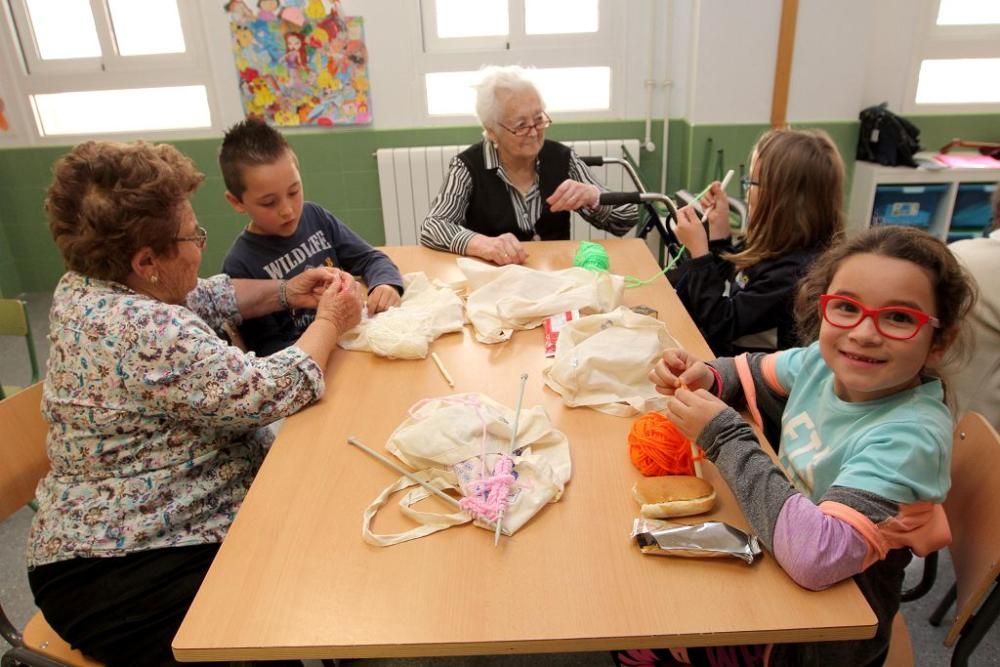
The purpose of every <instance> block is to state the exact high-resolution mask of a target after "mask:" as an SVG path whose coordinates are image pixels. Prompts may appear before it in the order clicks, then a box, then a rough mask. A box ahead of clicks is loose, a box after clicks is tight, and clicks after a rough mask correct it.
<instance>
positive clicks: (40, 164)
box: [0, 114, 1000, 296]
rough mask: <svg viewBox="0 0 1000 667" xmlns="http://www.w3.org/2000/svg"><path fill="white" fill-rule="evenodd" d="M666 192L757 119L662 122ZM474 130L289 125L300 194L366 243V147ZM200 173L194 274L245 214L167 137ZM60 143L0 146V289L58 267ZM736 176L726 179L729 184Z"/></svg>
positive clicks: (591, 127)
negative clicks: (55, 185) (49, 216)
mask: <svg viewBox="0 0 1000 667" xmlns="http://www.w3.org/2000/svg"><path fill="white" fill-rule="evenodd" d="M911 120H913V121H914V123H916V125H917V126H918V127H920V128H921V130H922V135H921V139H922V141H923V144H924V146H925V147H927V148H939V147H940V146H941V145H943V144H945V143H946V142H947V141H949V140H950V139H951V138H952V137H956V136H961V137H965V138H969V139H978V140H981V141H1000V114H991V115H987V114H981V115H968V116H947V117H944V116H926V117H924V116H919V117H911ZM810 126H811V127H821V128H823V129H825V130H827V131H828V132H829V133H830V134H831V135H832V136H833V138H834V140H835V141H836V142H837V145H838V146H839V147H840V149H841V151H842V153H843V154H844V158H845V161H846V162H847V164H848V170H849V171H851V170H852V169H853V162H854V161H853V156H854V146H855V142H856V140H857V128H858V125H857V123H856V122H846V121H845V122H829V123H813V124H810ZM662 127H663V125H662V122H657V123H654V125H653V135H652V136H653V140H654V142H656V144H657V150H656V151H655V152H653V153H646V152H643V153H642V155H641V168H640V170H639V171H640V175H641V177H642V180H643V183H644V184H645V186H646V188H647V189H648V190H650V191H656V190H658V189H659V182H660V162H661V159H662V152H661V151H662V146H661V145H660V144H661V141H660V138H661V133H662ZM669 129H670V133H669V143H670V151H669V154H668V163H667V174H668V179H667V191H668V192H674V191H676V190H678V189H680V188H687V189H689V190H693V191H697V190H700V189H701V188H702V187H704V186H705V185H706V184H707V183H708V181H709V180H711V179H712V178H716V177H717V174H718V173H720V171H721V172H724V171H725V169H729V168H732V169H736V170H737V174H739V165H741V164H745V162H746V159H747V156H748V155H749V152H750V148H751V147H752V146H753V144H754V142H755V141H756V140H757V138H758V137H759V136H760V134H761V133H762V132H764V131H765V130H766V129H767V126H766V125H690V124H688V123H687V122H686V121H685V120H671V121H670V128H669ZM643 130H644V127H643V122H642V121H620V122H602V123H557V124H556V125H553V126H552V128H551V129H550V130H549V131H548V133H547V134H548V136H549V137H550V138H552V139H557V140H566V141H572V140H584V139H620V138H636V139H641V138H642V136H643ZM479 137H480V134H479V128H478V127H474V126H466V127H449V128H428V129H416V130H370V129H343V130H333V131H319V130H317V131H299V132H294V133H289V135H288V138H289V142H290V143H291V145H292V146H293V148H294V149H295V151H296V152H297V153H298V155H299V160H300V164H301V167H302V177H303V183H304V186H305V193H306V197H307V198H308V199H310V200H312V201H315V202H317V203H319V204H320V205H322V206H324V207H326V208H328V209H329V210H331V211H333V212H334V213H336V214H337V215H338V216H339V217H340V218H342V219H343V220H344V221H345V222H347V223H348V224H349V225H351V226H352V227H353V228H354V229H355V231H357V232H358V233H359V234H361V235H362V236H363V237H364V238H366V239H367V240H368V241H369V242H371V243H373V244H375V245H380V244H382V243H383V242H384V240H385V239H384V236H383V232H382V211H381V207H380V204H379V190H378V172H377V169H376V164H375V159H374V157H373V153H374V152H375V150H376V149H378V148H392V147H403V146H433V145H441V144H471V143H473V142H474V141H477V140H478V139H479ZM174 144H175V145H176V146H177V147H178V148H179V149H180V150H181V151H183V152H184V153H185V154H187V155H189V156H190V157H191V158H192V159H193V160H194V161H195V162H196V163H197V165H198V167H199V168H200V169H201V170H202V171H203V172H204V173H205V174H206V177H207V178H206V180H205V184H204V185H203V186H202V187H201V189H200V190H199V191H198V193H197V194H196V195H195V199H194V209H195V211H196V213H197V214H198V218H199V221H200V222H201V224H202V225H203V226H204V227H205V228H206V229H207V230H208V232H209V243H208V247H207V248H206V250H205V255H204V260H203V262H202V275H211V274H212V273H215V272H216V271H217V270H218V269H219V267H220V266H221V265H222V258H223V257H224V256H225V254H226V251H227V250H228V248H229V245H230V243H231V242H232V240H233V239H234V238H235V237H236V235H237V234H238V233H239V230H240V229H241V228H242V226H243V224H244V219H243V218H242V217H241V216H239V215H237V214H236V213H235V212H233V211H232V209H230V208H229V206H228V204H226V202H225V200H224V199H223V192H224V187H223V184H222V179H221V177H220V176H219V173H218V167H217V166H216V151H217V150H218V144H219V140H218V139H194V140H185V141H176V142H174ZM66 150H67V148H66V147H65V146H61V147H44V148H14V149H6V150H0V294H2V295H4V296H12V295H15V294H18V293H20V292H22V291H24V292H42V291H49V290H51V289H52V288H53V287H54V286H55V284H56V281H57V280H58V279H59V276H60V275H61V274H62V271H63V267H62V261H61V259H60V257H59V254H58V252H57V251H56V249H55V246H54V245H53V243H52V240H51V237H50V236H49V232H48V228H47V226H46V223H45V216H44V213H43V211H42V202H43V200H44V196H45V188H46V187H47V186H48V184H49V181H50V179H51V166H52V163H53V162H54V161H55V160H56V159H57V158H58V157H59V156H60V155H62V154H63V153H65V152H66ZM738 189H739V186H738V184H735V183H734V185H733V186H732V187H731V191H732V192H733V193H737V192H738Z"/></svg>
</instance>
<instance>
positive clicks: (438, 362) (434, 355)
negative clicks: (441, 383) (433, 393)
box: [431, 352, 455, 387]
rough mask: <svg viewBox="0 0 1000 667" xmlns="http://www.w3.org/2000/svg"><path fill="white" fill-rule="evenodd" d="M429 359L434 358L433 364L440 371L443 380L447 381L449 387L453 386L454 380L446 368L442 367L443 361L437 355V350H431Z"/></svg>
mask: <svg viewBox="0 0 1000 667" xmlns="http://www.w3.org/2000/svg"><path fill="white" fill-rule="evenodd" d="M431 359H433V360H434V363H435V365H437V367H438V370H439V371H441V375H443V376H444V380H445V382H447V383H448V386H449V387H454V386H455V381H454V380H452V379H451V374H450V373H448V369H447V368H445V367H444V362H442V361H441V357H439V356H438V355H437V352H431Z"/></svg>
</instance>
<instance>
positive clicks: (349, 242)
mask: <svg viewBox="0 0 1000 667" xmlns="http://www.w3.org/2000/svg"><path fill="white" fill-rule="evenodd" d="M323 217H324V220H325V221H326V223H327V225H329V229H330V235H331V237H332V240H333V249H334V252H336V253H337V259H339V260H340V263H341V266H340V268H342V269H343V270H344V271H347V272H348V273H350V274H352V275H356V276H361V277H362V278H363V279H364V281H365V284H366V285H368V291H369V292H371V291H372V290H373V289H375V288H376V287H378V286H379V285H392V286H393V287H394V288H396V291H397V292H399V294H400V295H402V294H403V276H402V275H400V273H399V269H398V268H397V267H396V265H395V264H394V263H393V261H392V260H391V259H389V257H388V256H386V254H385V253H384V252H382V251H380V250H376V249H375V248H373V247H372V246H371V244H370V243H368V242H367V241H365V240H364V239H363V238H361V237H360V236H359V235H358V234H357V233H355V232H354V230H352V229H351V228H350V227H348V226H347V225H345V224H344V223H343V222H341V221H340V220H339V219H338V218H337V217H336V216H334V215H333V214H331V213H330V212H329V211H327V210H325V209H324V210H323Z"/></svg>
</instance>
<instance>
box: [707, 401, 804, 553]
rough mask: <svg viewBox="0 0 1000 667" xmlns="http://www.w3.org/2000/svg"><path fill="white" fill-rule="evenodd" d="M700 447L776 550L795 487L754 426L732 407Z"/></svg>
mask: <svg viewBox="0 0 1000 667" xmlns="http://www.w3.org/2000/svg"><path fill="white" fill-rule="evenodd" d="M698 444H699V445H701V447H702V448H703V449H704V450H705V455H706V456H707V457H708V460H710V461H711V462H712V463H714V464H715V465H716V467H717V468H718V469H719V472H720V473H721V474H722V476H723V477H724V478H725V480H726V483H727V484H729V488H730V489H732V491H733V494H734V495H735V496H736V500H737V502H739V504H740V507H741V508H743V513H744V515H746V518H747V520H748V521H749V522H750V525H751V526H752V527H753V531H754V533H756V534H757V536H758V537H759V538H760V539H761V541H762V542H763V543H764V546H765V547H766V548H767V549H768V550H772V549H773V548H774V525H775V523H776V522H777V521H778V515H779V514H780V513H781V508H782V507H783V506H784V504H785V501H786V500H788V498H789V497H790V496H792V495H794V494H796V493H798V492H797V491H796V490H795V487H793V486H792V484H791V482H789V481H788V479H787V478H786V477H785V474H784V473H783V472H782V471H781V470H780V469H779V468H778V467H777V466H776V465H775V464H774V462H773V461H772V460H771V457H770V456H768V455H767V453H766V452H764V450H762V449H761V447H760V443H759V442H758V440H757V436H756V435H754V433H753V430H752V429H751V428H750V425H749V424H747V423H746V421H744V419H743V417H741V416H740V414H739V413H738V412H736V411H735V410H733V409H732V408H727V409H726V410H724V411H722V412H721V413H719V414H718V415H717V416H716V417H715V418H714V419H713V420H712V421H710V422H709V423H708V425H707V426H706V427H705V428H704V430H703V431H702V432H701V434H700V435H699V436H698Z"/></svg>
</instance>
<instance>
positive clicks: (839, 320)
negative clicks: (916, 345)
mask: <svg viewBox="0 0 1000 667" xmlns="http://www.w3.org/2000/svg"><path fill="white" fill-rule="evenodd" d="M819 308H820V312H821V313H822V314H823V319H824V320H826V321H827V322H828V323H830V324H831V325H833V326H835V327H837V328H838V329H853V328H854V327H856V326H858V325H859V324H861V321H862V320H863V319H865V318H866V317H870V318H872V322H874V323H875V329H876V330H878V332H879V333H880V334H882V335H883V336H885V337H886V338H892V339H893V340H909V339H911V338H913V337H914V336H916V335H917V334H918V333H920V330H921V329H922V328H923V326H924V325H925V324H928V323H929V324H930V325H931V326H932V327H934V328H940V327H941V322H940V320H938V318H936V317H932V316H930V315H928V314H927V313H925V312H923V311H922V310H917V309H916V308H907V307H906V306H886V307H885V308H868V307H867V306H865V305H864V304H863V303H861V302H860V301H858V300H856V299H852V298H851V297H849V296H841V295H839V294H824V295H822V296H821V297H820V298H819Z"/></svg>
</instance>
